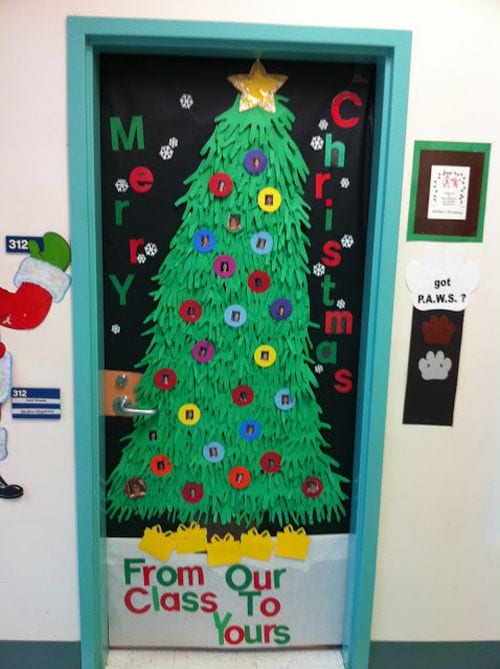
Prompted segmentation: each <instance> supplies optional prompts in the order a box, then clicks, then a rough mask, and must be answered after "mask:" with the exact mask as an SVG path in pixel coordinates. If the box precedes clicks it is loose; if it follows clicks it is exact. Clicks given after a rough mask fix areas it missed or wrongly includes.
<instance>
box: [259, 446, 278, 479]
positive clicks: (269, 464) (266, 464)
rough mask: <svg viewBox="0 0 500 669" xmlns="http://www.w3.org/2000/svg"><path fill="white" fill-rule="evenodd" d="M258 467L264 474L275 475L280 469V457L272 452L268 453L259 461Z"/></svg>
mask: <svg viewBox="0 0 500 669" xmlns="http://www.w3.org/2000/svg"><path fill="white" fill-rule="evenodd" d="M260 466H261V467H262V469H263V470H264V471H265V472H268V473H269V474H275V473H276V472H279V470H280V469H281V455H280V454H279V453H275V452H274V451H268V452H267V453H264V455H263V456H262V457H261V459H260Z"/></svg>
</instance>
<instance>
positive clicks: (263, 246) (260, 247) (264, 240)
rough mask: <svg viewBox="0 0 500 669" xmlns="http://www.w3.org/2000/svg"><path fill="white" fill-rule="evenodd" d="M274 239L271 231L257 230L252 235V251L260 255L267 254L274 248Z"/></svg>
mask: <svg viewBox="0 0 500 669" xmlns="http://www.w3.org/2000/svg"><path fill="white" fill-rule="evenodd" d="M273 244H274V240H273V238H272V235H270V234H269V232H256V233H255V234H254V235H252V239H251V240H250V246H251V247H252V251H253V252H254V253H256V254H257V255H259V256H266V255H267V254H268V253H271V251H272V250H273Z"/></svg>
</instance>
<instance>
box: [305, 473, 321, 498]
mask: <svg viewBox="0 0 500 669" xmlns="http://www.w3.org/2000/svg"><path fill="white" fill-rule="evenodd" d="M302 492H303V493H304V495H305V496H306V497H319V496H320V495H321V493H322V492H323V483H322V482H321V481H320V480H319V479H318V478H316V477H315V476H308V477H307V478H306V480H305V481H304V483H303V484H302Z"/></svg>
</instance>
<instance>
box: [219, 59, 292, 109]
mask: <svg viewBox="0 0 500 669" xmlns="http://www.w3.org/2000/svg"><path fill="white" fill-rule="evenodd" d="M287 79H288V77H287V76H286V75H285V74H268V73H267V72H266V70H265V68H264V66H263V65H262V63H261V62H260V60H256V61H255V63H254V64H253V65H252V69H251V70H250V73H249V74H232V75H231V76H230V77H228V80H229V81H230V82H231V83H232V84H233V86H234V87H235V88H236V89H237V90H238V91H240V93H241V98H240V108H239V109H240V112H244V111H247V109H252V108H253V107H262V109H265V110H266V111H268V112H271V113H273V114H274V112H275V111H276V105H275V103H274V94H275V93H276V91H277V90H278V89H280V88H281V87H282V86H283V84H284V83H285V81H286V80H287Z"/></svg>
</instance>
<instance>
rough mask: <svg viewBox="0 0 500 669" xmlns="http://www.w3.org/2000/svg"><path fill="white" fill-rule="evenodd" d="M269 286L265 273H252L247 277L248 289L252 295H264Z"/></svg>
mask: <svg viewBox="0 0 500 669" xmlns="http://www.w3.org/2000/svg"><path fill="white" fill-rule="evenodd" d="M270 285H271V279H270V278H269V274H267V272H252V273H251V274H250V276H249V277H248V287H249V288H250V290H252V291H253V292H254V293H265V292H266V290H267V289H268V288H269V286H270Z"/></svg>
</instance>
